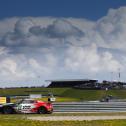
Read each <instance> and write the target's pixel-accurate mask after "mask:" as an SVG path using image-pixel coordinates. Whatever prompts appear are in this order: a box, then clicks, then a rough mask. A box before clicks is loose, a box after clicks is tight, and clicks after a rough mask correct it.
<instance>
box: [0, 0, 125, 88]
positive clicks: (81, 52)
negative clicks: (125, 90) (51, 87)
mask: <svg viewBox="0 0 126 126" xmlns="http://www.w3.org/2000/svg"><path fill="white" fill-rule="evenodd" d="M0 12H1V13H0V71H1V72H0V87H15V86H18V87H20V86H41V85H42V86H46V85H48V83H49V82H47V81H45V80H55V79H98V80H99V81H102V80H109V81H114V80H116V81H126V1H124V0H116V1H115V0H53V1H51V0H21V1H19V0H11V1H10V0H0ZM119 73H120V75H121V76H120V78H119Z"/></svg>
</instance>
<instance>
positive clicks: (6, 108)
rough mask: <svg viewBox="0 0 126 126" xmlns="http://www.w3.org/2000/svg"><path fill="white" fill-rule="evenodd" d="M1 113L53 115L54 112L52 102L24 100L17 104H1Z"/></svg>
mask: <svg viewBox="0 0 126 126" xmlns="http://www.w3.org/2000/svg"><path fill="white" fill-rule="evenodd" d="M0 112H1V113H4V114H13V113H38V114H46V113H49V114H51V113H52V112H53V106H52V104H51V103H50V102H43V101H38V100H33V99H24V100H21V101H19V102H17V103H6V104H1V105H0Z"/></svg>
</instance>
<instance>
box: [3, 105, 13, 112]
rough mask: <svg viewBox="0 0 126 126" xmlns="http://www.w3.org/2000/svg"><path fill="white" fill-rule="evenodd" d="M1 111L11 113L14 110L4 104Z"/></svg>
mask: <svg viewBox="0 0 126 126" xmlns="http://www.w3.org/2000/svg"><path fill="white" fill-rule="evenodd" d="M3 113H4V114H12V113H14V110H13V109H12V108H11V107H10V106H6V107H4V108H3Z"/></svg>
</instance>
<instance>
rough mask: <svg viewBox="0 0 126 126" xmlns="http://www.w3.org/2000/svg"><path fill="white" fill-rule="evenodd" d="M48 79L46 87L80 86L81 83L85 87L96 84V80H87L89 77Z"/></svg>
mask: <svg viewBox="0 0 126 126" xmlns="http://www.w3.org/2000/svg"><path fill="white" fill-rule="evenodd" d="M48 81H50V82H51V83H50V85H49V86H48V87H51V88H62V87H74V88H81V86H82V85H83V87H84V86H86V87H87V88H90V87H92V88H94V87H95V85H96V84H97V82H98V80H89V79H71V80H70V79H64V80H48Z"/></svg>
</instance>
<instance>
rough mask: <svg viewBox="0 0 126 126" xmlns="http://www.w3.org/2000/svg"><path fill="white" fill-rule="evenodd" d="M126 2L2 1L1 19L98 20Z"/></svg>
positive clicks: (86, 0)
mask: <svg viewBox="0 0 126 126" xmlns="http://www.w3.org/2000/svg"><path fill="white" fill-rule="evenodd" d="M125 5H126V1H125V0H0V12H1V13H0V18H7V17H13V16H21V17H24V16H36V17H37V16H54V17H76V18H86V19H91V20H97V19H99V18H100V17H102V16H104V15H106V13H107V11H108V9H109V8H119V7H120V6H125Z"/></svg>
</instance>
